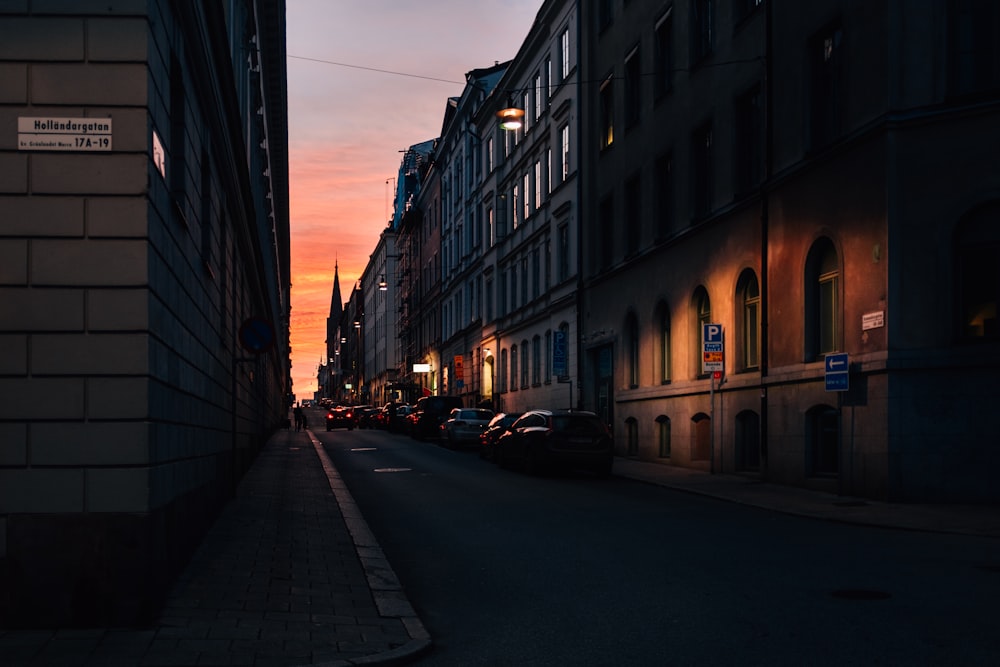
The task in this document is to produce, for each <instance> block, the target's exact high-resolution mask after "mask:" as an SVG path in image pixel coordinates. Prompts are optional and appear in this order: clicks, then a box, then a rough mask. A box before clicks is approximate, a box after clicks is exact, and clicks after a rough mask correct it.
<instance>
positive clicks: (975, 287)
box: [955, 202, 1000, 340]
mask: <svg viewBox="0 0 1000 667" xmlns="http://www.w3.org/2000/svg"><path fill="white" fill-rule="evenodd" d="M955 248H956V255H957V256H956V258H955V266H956V271H957V279H956V284H957V286H958V292H959V302H958V303H959V309H960V311H959V315H960V317H961V334H962V337H963V338H966V339H968V340H997V339H1000V327H998V326H997V302H998V301H1000V262H998V258H1000V202H997V203H993V204H990V205H988V206H985V207H983V208H981V209H979V210H977V211H975V212H973V213H972V214H970V215H968V216H966V218H965V219H964V220H962V222H961V223H960V224H959V226H958V231H957V233H956V239H955Z"/></svg>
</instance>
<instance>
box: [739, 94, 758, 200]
mask: <svg viewBox="0 0 1000 667" xmlns="http://www.w3.org/2000/svg"><path fill="white" fill-rule="evenodd" d="M734 107H735V108H734V112H735V114H734V115H735V128H734V129H735V135H736V136H735V141H734V146H733V147H734V151H735V155H734V159H733V168H734V170H735V172H736V173H735V174H734V177H735V181H736V183H735V185H736V192H737V194H745V193H747V192H749V191H750V190H751V189H753V188H754V187H756V186H757V185H759V184H760V179H761V157H762V153H763V150H762V147H763V124H762V118H763V114H762V108H761V96H760V86H759V85H756V86H754V87H753V88H751V89H750V90H748V91H747V92H745V93H744V94H743V95H740V96H739V97H737V98H736V103H735V105H734Z"/></svg>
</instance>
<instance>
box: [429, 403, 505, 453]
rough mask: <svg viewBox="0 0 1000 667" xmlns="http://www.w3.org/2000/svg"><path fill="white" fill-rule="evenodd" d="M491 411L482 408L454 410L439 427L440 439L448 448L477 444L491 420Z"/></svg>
mask: <svg viewBox="0 0 1000 667" xmlns="http://www.w3.org/2000/svg"><path fill="white" fill-rule="evenodd" d="M493 416H494V413H493V411H492V410H485V409H483V408H455V409H454V410H452V411H451V413H450V414H449V415H448V419H447V421H445V423H444V424H442V425H441V437H442V438H443V439H444V442H445V444H446V445H447V446H448V447H457V446H459V445H468V444H475V445H478V444H479V436H480V435H482V433H483V431H485V430H486V427H487V426H488V425H489V423H490V420H491V419H493Z"/></svg>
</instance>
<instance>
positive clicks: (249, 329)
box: [239, 317, 275, 354]
mask: <svg viewBox="0 0 1000 667" xmlns="http://www.w3.org/2000/svg"><path fill="white" fill-rule="evenodd" d="M239 338H240V344H241V345H243V347H244V348H246V349H247V350H248V351H250V352H253V353H254V354H260V353H261V352H266V351H268V350H269V349H271V347H273V346H274V338H275V335H274V327H272V326H271V323H270V322H269V321H267V320H265V319H263V318H260V317H251V318H250V319H248V320H247V321H246V322H244V323H243V325H242V326H241V327H240V331H239Z"/></svg>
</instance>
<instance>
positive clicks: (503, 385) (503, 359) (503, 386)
mask: <svg viewBox="0 0 1000 667" xmlns="http://www.w3.org/2000/svg"><path fill="white" fill-rule="evenodd" d="M499 380H500V393H501V394H502V393H504V392H506V391H507V350H505V349H504V350H500V377H499Z"/></svg>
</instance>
